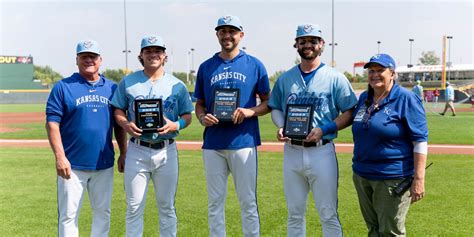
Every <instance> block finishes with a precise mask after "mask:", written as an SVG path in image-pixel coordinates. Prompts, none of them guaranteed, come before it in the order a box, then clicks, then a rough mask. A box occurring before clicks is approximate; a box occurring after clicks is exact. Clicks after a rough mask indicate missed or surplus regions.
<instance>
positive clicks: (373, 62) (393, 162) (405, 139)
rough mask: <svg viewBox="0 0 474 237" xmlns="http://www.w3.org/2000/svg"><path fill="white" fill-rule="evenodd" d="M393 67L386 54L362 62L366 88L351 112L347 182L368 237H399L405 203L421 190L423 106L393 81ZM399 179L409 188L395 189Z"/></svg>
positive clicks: (425, 136) (415, 198) (419, 196)
mask: <svg viewBox="0 0 474 237" xmlns="http://www.w3.org/2000/svg"><path fill="white" fill-rule="evenodd" d="M395 67H396V66H395V61H394V60H393V58H392V57H390V56H389V55H387V54H377V55H375V56H373V57H372V58H371V59H370V61H369V62H368V63H367V64H365V66H364V68H367V69H368V80H369V86H368V90H367V91H365V92H364V93H362V94H361V96H360V98H359V102H358V105H357V107H356V109H355V110H354V113H353V115H352V117H353V125H352V133H353V139H354V157H353V165H352V168H353V171H354V174H353V181H354V185H355V188H356V190H357V195H358V198H359V205H360V208H361V212H362V215H363V217H364V220H365V222H366V224H367V227H368V231H369V234H368V235H369V236H392V235H396V236H405V235H406V231H405V217H406V215H407V213H408V208H409V206H410V203H413V202H416V201H419V200H421V199H422V198H423V196H424V194H425V187H424V178H425V164H426V158H427V150H428V148H427V146H428V145H427V141H428V128H427V124H426V116H425V111H424V108H423V104H422V101H421V99H420V98H419V97H418V96H416V95H415V94H413V93H412V92H410V91H409V90H407V89H405V88H402V87H400V86H399V85H398V84H397V83H396V82H395V79H396V73H395ZM412 179H413V181H412V182H411V185H410V181H411V180H412ZM403 181H407V182H408V184H409V185H408V188H409V191H408V190H401V191H400V192H397V191H398V189H397V187H398V186H399V185H400V184H401V183H403Z"/></svg>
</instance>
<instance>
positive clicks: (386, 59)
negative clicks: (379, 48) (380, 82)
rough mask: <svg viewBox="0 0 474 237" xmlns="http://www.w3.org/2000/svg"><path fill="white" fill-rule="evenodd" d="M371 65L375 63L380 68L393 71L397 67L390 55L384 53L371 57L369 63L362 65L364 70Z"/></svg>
mask: <svg viewBox="0 0 474 237" xmlns="http://www.w3.org/2000/svg"><path fill="white" fill-rule="evenodd" d="M372 63H377V64H379V65H380V66H382V67H385V68H391V69H395V68H396V67H397V65H396V64H395V60H393V58H392V57H390V55H388V54H384V53H381V54H376V55H374V56H372V57H371V58H370V60H369V62H368V63H366V64H365V65H364V68H368V67H369V66H370V64H372Z"/></svg>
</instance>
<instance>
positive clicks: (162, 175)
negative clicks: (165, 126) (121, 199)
mask: <svg viewBox="0 0 474 237" xmlns="http://www.w3.org/2000/svg"><path fill="white" fill-rule="evenodd" d="M167 143H168V142H167ZM150 179H151V180H152V181H153V187H154V189H155V199H156V203H157V206H158V212H159V220H160V236H176V227H177V218H176V210H175V207H174V201H175V195H176V189H177V185H178V152H177V149H176V142H175V143H172V144H166V146H165V147H164V148H163V149H159V150H155V149H151V148H148V147H144V146H140V145H138V144H135V143H133V142H129V143H128V150H127V158H126V159H125V170H124V185H125V192H126V199H127V215H126V229H127V236H128V237H138V236H142V235H143V214H144V210H145V203H146V193H147V191H148V182H149V181H150Z"/></svg>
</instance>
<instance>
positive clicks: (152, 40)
mask: <svg viewBox="0 0 474 237" xmlns="http://www.w3.org/2000/svg"><path fill="white" fill-rule="evenodd" d="M147 40H148V43H149V44H154V43H156V41H157V39H156V37H155V36H150V37H148V39H147Z"/></svg>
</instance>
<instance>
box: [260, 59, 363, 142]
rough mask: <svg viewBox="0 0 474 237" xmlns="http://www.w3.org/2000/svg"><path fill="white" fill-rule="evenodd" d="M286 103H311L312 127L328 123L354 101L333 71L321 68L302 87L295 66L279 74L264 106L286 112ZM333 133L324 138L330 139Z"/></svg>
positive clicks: (344, 80) (348, 86)
mask: <svg viewBox="0 0 474 237" xmlns="http://www.w3.org/2000/svg"><path fill="white" fill-rule="evenodd" d="M287 104H312V105H313V107H314V114H313V127H321V126H322V125H324V124H328V123H330V122H332V121H333V120H334V119H335V118H336V117H337V116H338V115H339V113H341V112H345V111H347V110H349V109H351V108H353V107H354V106H355V105H356V104H357V98H356V96H355V94H354V91H353V90H352V87H351V84H350V83H349V81H348V80H347V78H346V77H345V76H344V75H343V74H342V73H340V72H337V71H336V70H334V69H333V68H331V67H329V66H326V65H323V66H321V67H319V68H318V69H317V71H316V73H315V75H314V77H313V78H312V79H311V80H309V83H308V84H306V83H305V82H304V80H303V77H302V76H301V72H300V70H299V68H298V66H294V67H293V68H291V69H290V70H289V71H287V72H285V73H284V74H282V75H281V76H280V77H279V78H278V80H277V81H276V83H275V86H274V87H273V91H272V93H271V96H270V100H269V102H268V106H270V107H271V108H272V109H277V110H281V111H283V113H286V111H285V110H286V105H287ZM336 137H337V132H336V133H331V134H327V135H325V136H324V139H328V140H332V139H334V138H336Z"/></svg>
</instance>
